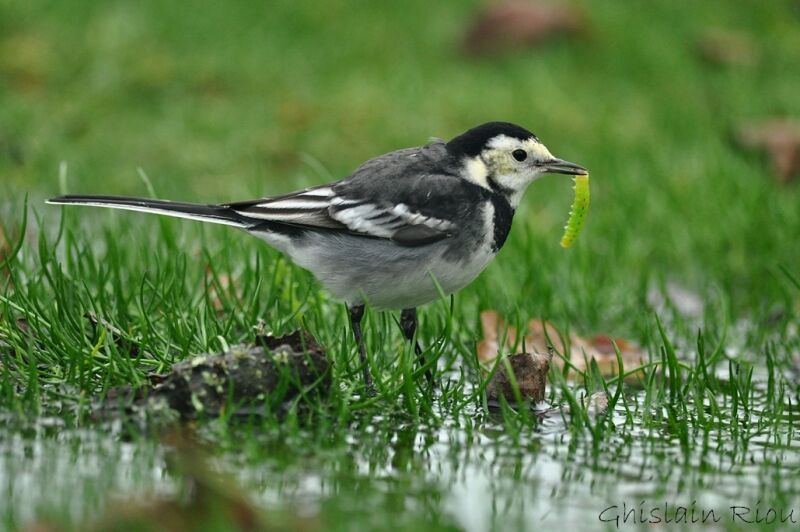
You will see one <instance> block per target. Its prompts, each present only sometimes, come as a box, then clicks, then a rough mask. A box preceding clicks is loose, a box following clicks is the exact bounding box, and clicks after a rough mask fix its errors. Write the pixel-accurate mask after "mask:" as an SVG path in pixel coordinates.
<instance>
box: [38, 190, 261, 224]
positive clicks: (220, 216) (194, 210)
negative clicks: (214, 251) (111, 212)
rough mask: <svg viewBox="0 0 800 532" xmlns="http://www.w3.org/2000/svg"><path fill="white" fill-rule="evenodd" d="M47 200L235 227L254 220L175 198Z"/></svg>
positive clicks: (228, 211)
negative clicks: (174, 199) (175, 199)
mask: <svg viewBox="0 0 800 532" xmlns="http://www.w3.org/2000/svg"><path fill="white" fill-rule="evenodd" d="M47 203H50V204H53V205H87V206H91V207H107V208H110V209H124V210H128V211H138V212H149V213H154V214H163V215H165V216H173V217H175V218H187V219H189V220H200V221H202V222H210V223H216V224H224V225H232V226H234V227H250V226H252V225H254V220H249V219H248V218H246V217H244V216H242V215H241V214H239V213H237V212H236V211H234V210H233V209H231V208H230V207H228V206H226V205H200V204H197V203H179V202H175V201H166V200H154V199H147V198H127V197H120V196H59V197H57V198H52V199H49V200H47ZM256 223H257V222H256Z"/></svg>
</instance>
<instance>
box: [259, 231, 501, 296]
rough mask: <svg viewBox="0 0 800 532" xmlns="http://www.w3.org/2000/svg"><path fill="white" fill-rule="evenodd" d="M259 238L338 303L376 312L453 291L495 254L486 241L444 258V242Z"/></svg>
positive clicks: (330, 237) (328, 236)
mask: <svg viewBox="0 0 800 532" xmlns="http://www.w3.org/2000/svg"><path fill="white" fill-rule="evenodd" d="M259 236H261V235H259ZM262 238H263V239H264V240H266V241H267V242H269V243H270V244H272V245H273V246H275V247H277V248H278V249H280V250H281V251H283V252H284V253H286V254H287V255H289V257H290V258H291V259H292V260H293V261H294V262H295V263H296V264H297V265H298V266H301V267H303V268H305V269H307V270H309V271H311V273H313V274H314V276H315V277H316V278H317V279H318V280H319V281H320V283H322V285H323V286H324V287H325V288H326V289H327V290H328V291H330V292H331V293H332V294H333V295H334V296H335V297H337V298H338V299H341V300H343V301H344V302H346V303H348V304H361V303H368V304H369V305H370V306H372V307H375V308H378V309H404V308H412V307H417V306H419V305H424V304H426V303H430V302H431V301H435V300H436V299H439V297H440V296H441V295H442V294H444V295H449V294H452V293H454V292H457V291H458V290H460V289H461V288H463V287H465V286H466V285H468V284H469V283H471V282H472V281H473V280H474V279H475V278H476V277H477V276H478V275H479V274H480V273H481V272H482V271H483V270H484V269H485V268H486V266H488V265H489V262H491V260H492V259H493V258H494V256H495V253H494V251H493V250H492V249H491V246H490V244H489V243H486V244H484V245H482V246H479V247H478V249H477V250H475V252H474V253H472V254H470V255H469V256H466V257H461V258H459V259H458V260H454V259H452V258H447V257H445V251H447V249H448V246H449V245H450V243H449V242H437V243H435V244H430V245H427V246H420V247H401V246H398V245H397V244H395V243H393V242H391V241H388V240H380V239H365V238H359V237H353V236H349V235H332V234H331V233H325V234H319V235H317V234H311V235H309V237H308V239H307V241H306V242H305V244H304V245H294V244H292V243H291V242H289V241H288V240H286V239H284V238H283V237H278V236H275V237H273V236H272V235H270V234H266V235H263V236H262ZM437 285H438V286H437Z"/></svg>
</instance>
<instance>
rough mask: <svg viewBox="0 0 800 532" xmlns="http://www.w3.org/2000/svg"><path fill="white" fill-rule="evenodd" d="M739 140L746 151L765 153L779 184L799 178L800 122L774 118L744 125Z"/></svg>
mask: <svg viewBox="0 0 800 532" xmlns="http://www.w3.org/2000/svg"><path fill="white" fill-rule="evenodd" d="M736 141H737V142H738V143H739V145H740V146H742V147H744V148H748V149H753V150H763V151H766V153H767V155H768V157H769V159H770V163H771V164H772V171H773V173H774V174H775V175H776V176H777V177H778V179H779V181H780V182H782V183H789V182H790V181H793V180H795V179H797V177H798V176H800V122H797V121H794V120H788V119H771V120H765V121H763V122H759V123H751V124H745V125H743V126H742V127H740V128H739V130H738V131H737V134H736Z"/></svg>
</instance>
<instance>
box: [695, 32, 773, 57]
mask: <svg viewBox="0 0 800 532" xmlns="http://www.w3.org/2000/svg"><path fill="white" fill-rule="evenodd" d="M697 53H698V54H699V55H700V57H701V58H702V59H703V60H705V61H707V62H708V63H711V64H713V65H720V66H753V65H755V64H756V63H758V60H759V55H760V54H759V53H758V49H757V47H756V45H755V43H754V42H753V41H752V40H751V39H750V38H749V37H747V36H746V35H744V34H741V33H736V32H733V31H730V30H725V29H722V28H712V29H709V30H707V31H706V32H705V33H704V34H703V35H701V36H700V38H699V39H698V41H697Z"/></svg>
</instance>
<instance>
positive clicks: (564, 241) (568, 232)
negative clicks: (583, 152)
mask: <svg viewBox="0 0 800 532" xmlns="http://www.w3.org/2000/svg"><path fill="white" fill-rule="evenodd" d="M574 181H575V186H574V187H572V188H573V190H574V191H575V198H574V199H573V200H572V208H571V209H570V211H569V219H568V220H567V225H565V226H564V236H562V237H561V247H562V248H568V247H570V246H571V245H572V243H573V242H574V241H575V239H576V238H577V237H578V233H580V232H581V229H582V228H583V222H584V221H585V220H586V213H587V212H589V176H588V175H576V176H575V178H574Z"/></svg>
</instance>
